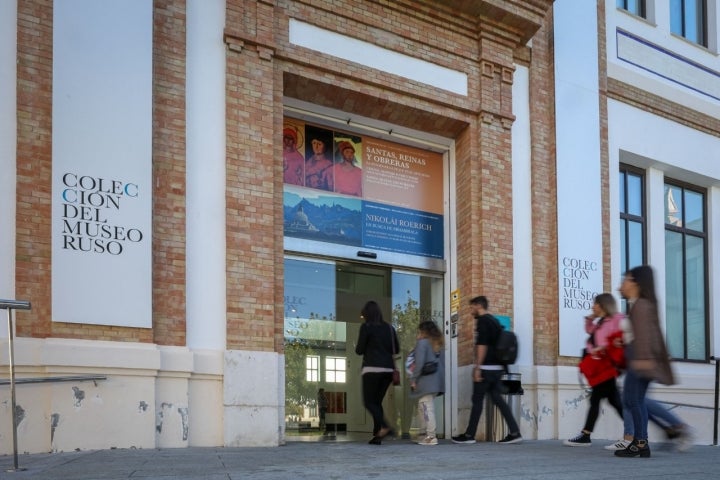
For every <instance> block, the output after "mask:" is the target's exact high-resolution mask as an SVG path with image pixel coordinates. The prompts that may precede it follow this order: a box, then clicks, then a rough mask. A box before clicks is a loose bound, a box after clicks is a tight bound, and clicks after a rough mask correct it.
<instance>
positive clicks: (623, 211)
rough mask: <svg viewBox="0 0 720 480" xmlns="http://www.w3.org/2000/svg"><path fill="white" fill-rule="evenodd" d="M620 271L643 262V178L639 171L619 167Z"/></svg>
mask: <svg viewBox="0 0 720 480" xmlns="http://www.w3.org/2000/svg"><path fill="white" fill-rule="evenodd" d="M619 190H620V251H621V255H620V270H621V271H622V272H623V273H624V272H627V271H628V270H629V269H631V268H633V267H636V266H638V265H643V264H644V263H646V262H645V177H644V176H643V172H642V171H641V170H635V169H633V168H631V167H627V166H620V189H619Z"/></svg>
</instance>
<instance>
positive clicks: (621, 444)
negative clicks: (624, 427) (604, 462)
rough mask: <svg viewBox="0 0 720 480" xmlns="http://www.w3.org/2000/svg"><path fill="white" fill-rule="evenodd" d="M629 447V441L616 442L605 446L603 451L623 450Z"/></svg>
mask: <svg viewBox="0 0 720 480" xmlns="http://www.w3.org/2000/svg"><path fill="white" fill-rule="evenodd" d="M628 445H630V440H618V441H617V442H615V443H612V444H610V445H605V447H603V448H605V450H625V449H626V448H627V447H628Z"/></svg>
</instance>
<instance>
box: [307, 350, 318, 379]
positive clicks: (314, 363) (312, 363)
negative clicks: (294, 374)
mask: <svg viewBox="0 0 720 480" xmlns="http://www.w3.org/2000/svg"><path fill="white" fill-rule="evenodd" d="M319 379H320V357H318V356H315V355H308V356H307V357H305V380H307V381H308V382H315V383H317V382H318V380H319Z"/></svg>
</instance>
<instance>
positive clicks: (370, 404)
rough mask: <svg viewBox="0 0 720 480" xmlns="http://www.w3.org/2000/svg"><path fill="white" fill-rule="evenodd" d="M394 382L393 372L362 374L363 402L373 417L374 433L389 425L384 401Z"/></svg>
mask: <svg viewBox="0 0 720 480" xmlns="http://www.w3.org/2000/svg"><path fill="white" fill-rule="evenodd" d="M391 383H392V372H368V373H365V374H363V376H362V388H363V404H364V405H365V408H367V411H368V412H370V415H371V416H372V418H373V435H377V433H378V431H379V430H380V429H381V428H385V427H387V426H388V424H387V422H386V421H385V412H383V407H382V402H383V399H384V398H385V393H386V392H387V389H388V387H389V386H390V384H391Z"/></svg>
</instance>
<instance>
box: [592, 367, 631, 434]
mask: <svg viewBox="0 0 720 480" xmlns="http://www.w3.org/2000/svg"><path fill="white" fill-rule="evenodd" d="M603 398H607V401H608V403H610V405H612V407H613V408H614V409H615V411H616V412H617V413H618V415H620V418H622V416H623V412H622V411H623V408H622V401H621V400H620V392H619V391H618V388H617V382H616V381H615V379H614V378H611V379H610V380H606V381H604V382H602V383H598V384H597V385H595V386H594V387H592V393H591V394H590V410H588V413H587V418H586V419H585V427H584V428H583V430H586V431H588V432H592V431H593V428H595V422H597V419H598V415H600V400H602V399H603Z"/></svg>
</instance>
